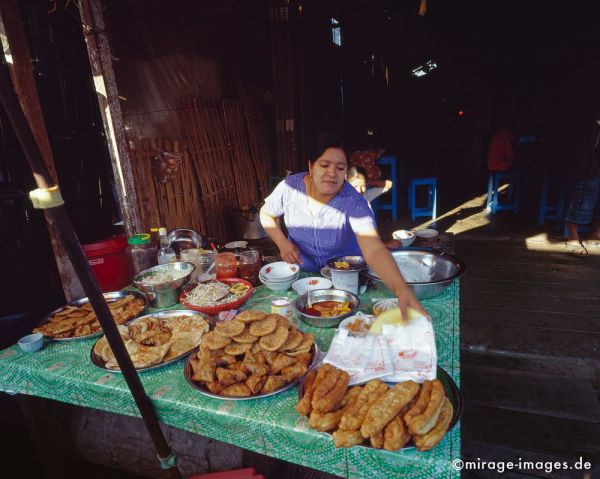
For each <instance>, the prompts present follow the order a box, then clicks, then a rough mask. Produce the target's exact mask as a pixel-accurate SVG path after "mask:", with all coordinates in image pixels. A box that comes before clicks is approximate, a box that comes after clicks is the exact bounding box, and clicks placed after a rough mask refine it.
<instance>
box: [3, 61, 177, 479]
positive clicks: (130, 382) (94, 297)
mask: <svg viewBox="0 0 600 479" xmlns="http://www.w3.org/2000/svg"><path fill="white" fill-rule="evenodd" d="M0 101H1V102H2V105H3V107H4V110H5V111H6V114H7V116H8V118H9V120H10V122H11V124H12V126H13V128H14V131H15V134H16V136H17V138H18V140H19V143H20V144H21V147H22V148H23V152H24V154H25V157H26V158H27V161H28V163H29V165H30V166H31V170H32V172H33V176H34V178H35V181H36V184H37V187H38V189H37V190H34V191H32V192H31V193H30V196H31V198H32V200H33V202H34V206H35V207H36V208H39V209H43V210H44V215H45V217H46V221H47V222H48V223H50V224H52V225H53V226H54V227H55V228H56V233H57V237H58V239H59V242H60V243H61V244H62V246H63V247H64V249H65V250H66V252H67V255H68V257H69V260H70V261H71V263H72V265H73V268H74V270H75V272H76V274H77V277H78V278H79V281H80V282H81V284H82V286H83V289H84V291H85V293H86V295H87V296H88V298H89V299H90V303H91V305H92V307H93V309H94V312H95V313H96V316H97V318H98V320H99V321H100V324H101V325H102V329H103V331H104V334H105V335H106V338H107V340H108V343H109V345H110V347H111V349H112V350H113V352H114V354H115V357H116V359H117V363H118V364H119V367H120V368H121V371H122V372H123V377H124V379H125V381H126V382H127V386H128V387H129V389H130V391H131V394H132V396H133V398H134V400H135V402H136V405H137V406H138V409H139V411H140V413H141V415H142V418H143V420H144V423H145V424H146V427H147V429H148V432H149V433H150V436H151V438H152V442H153V444H154V447H155V448H156V451H157V455H158V458H159V460H160V462H161V467H162V468H163V469H165V472H166V474H168V477H173V478H181V475H180V473H179V470H178V469H177V466H176V465H175V455H174V453H173V452H172V451H171V448H170V447H169V444H168V443H167V441H166V439H165V437H164V435H163V433H162V431H161V429H160V425H159V423H158V417H157V415H156V412H155V411H154V408H153V407H152V403H151V402H150V398H149V397H148V396H147V395H146V392H145V390H144V387H143V385H142V383H141V381H140V378H139V376H138V375H137V372H136V370H135V368H134V366H133V363H132V361H131V358H130V357H129V354H128V353H127V350H126V349H125V345H124V344H123V340H122V339H121V336H120V334H119V332H118V329H117V326H116V324H115V322H114V320H113V317H112V315H111V313H110V311H109V309H108V306H107V304H106V302H105V301H104V296H103V295H102V291H101V290H100V287H99V286H98V283H97V281H96V278H95V276H94V275H93V273H92V270H91V268H90V265H89V263H88V261H87V259H86V257H85V254H84V253H83V250H82V249H81V244H80V243H79V240H78V239H77V235H76V234H75V230H74V229H73V225H72V224H71V221H70V219H69V217H68V215H67V212H66V209H65V207H64V202H63V201H62V198H61V196H60V190H59V188H58V186H56V185H53V182H52V180H51V178H50V175H49V172H48V169H47V167H46V165H45V164H44V161H43V159H42V155H41V152H40V150H39V148H38V146H37V143H36V141H35V139H34V137H33V134H32V131H31V128H30V126H29V124H28V123H27V119H26V118H25V115H24V113H23V110H22V109H21V106H20V105H19V102H18V100H17V96H16V93H15V90H14V88H13V85H12V82H11V79H10V74H9V70H8V66H7V65H6V64H4V63H2V65H1V66H0Z"/></svg>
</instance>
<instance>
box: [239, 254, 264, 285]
mask: <svg viewBox="0 0 600 479" xmlns="http://www.w3.org/2000/svg"><path fill="white" fill-rule="evenodd" d="M239 262H240V278H242V279H245V280H246V281H249V282H250V283H252V284H253V285H254V286H256V285H257V284H258V274H259V272H260V267H261V261H260V254H259V253H258V251H256V250H253V249H251V250H247V251H242V252H241V253H240V260H239Z"/></svg>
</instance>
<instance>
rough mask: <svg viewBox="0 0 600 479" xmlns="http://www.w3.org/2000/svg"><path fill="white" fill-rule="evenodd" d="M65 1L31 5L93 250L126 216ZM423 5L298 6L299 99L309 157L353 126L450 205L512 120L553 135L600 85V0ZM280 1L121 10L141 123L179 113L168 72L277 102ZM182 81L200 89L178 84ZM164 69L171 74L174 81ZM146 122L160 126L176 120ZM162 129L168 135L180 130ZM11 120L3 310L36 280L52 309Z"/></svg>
mask: <svg viewBox="0 0 600 479" xmlns="http://www.w3.org/2000/svg"><path fill="white" fill-rule="evenodd" d="M66 3H67V8H66V9H65V8H64V7H63V8H58V9H57V10H55V11H53V12H51V13H49V12H48V10H49V9H50V4H49V3H47V2H43V1H39V0H25V1H22V2H19V5H20V7H21V14H22V17H23V20H24V23H25V29H26V31H27V34H28V37H29V42H30V45H29V47H30V49H31V53H32V61H33V63H34V67H35V69H36V80H37V82H38V88H39V92H40V97H41V101H42V106H43V110H44V114H45V117H46V123H47V126H48V132H49V135H50V139H51V143H52V147H53V150H54V157H55V162H56V166H57V171H58V174H59V177H60V183H61V189H62V192H63V196H64V197H65V200H66V203H67V208H68V211H69V214H70V216H71V218H72V221H73V223H74V225H75V228H76V230H77V233H78V235H79V237H80V239H81V241H82V242H84V243H85V242H89V241H94V240H98V239H100V238H103V237H106V236H109V235H110V234H112V232H113V226H112V223H113V222H114V221H115V220H116V219H118V216H119V213H118V209H117V208H116V206H115V202H114V198H113V195H112V190H111V182H112V181H113V180H112V170H111V167H110V161H109V159H108V155H107V150H106V146H105V141H104V134H103V131H102V123H101V121H100V115H99V112H98V106H97V101H96V95H95V92H94V90H93V85H92V80H91V78H90V69H89V62H88V58H87V52H86V49H85V44H84V41H83V37H82V34H81V25H80V20H79V16H78V11H77V9H76V5H75V2H66ZM419 4H420V1H419V0H407V1H403V2H397V1H392V0H368V1H367V0H345V1H341V0H336V1H332V0H305V1H298V0H293V1H292V2H291V3H290V12H291V13H290V20H289V21H290V25H291V27H292V30H291V31H292V34H293V36H292V42H293V45H294V49H293V50H291V51H292V52H293V54H294V65H295V73H294V81H296V82H298V84H299V85H300V86H301V89H300V90H299V91H300V92H301V95H299V97H298V98H297V100H296V101H297V104H296V111H297V112H298V118H296V121H297V125H298V129H297V131H298V138H299V148H301V149H302V151H303V155H304V156H303V161H304V160H305V159H307V158H308V157H309V152H310V151H311V148H310V145H309V143H311V142H313V141H314V139H315V138H316V136H317V134H318V133H319V132H321V131H323V130H329V129H336V130H341V131H342V132H343V133H344V135H345V137H346V143H347V145H348V146H349V148H350V149H364V148H371V147H381V148H383V149H385V150H386V151H387V152H388V153H391V154H395V155H396V156H397V157H398V158H399V159H400V160H401V161H402V164H403V167H404V170H405V177H410V176H433V175H435V176H438V177H439V179H440V184H441V185H443V187H441V188H440V190H441V203H442V206H444V205H451V204H453V203H456V202H458V201H460V200H463V199H465V198H468V197H470V195H473V194H480V193H481V192H483V188H484V184H485V177H486V174H487V171H486V169H485V152H486V148H487V143H488V141H489V137H490V135H491V133H492V131H493V129H494V127H495V126H497V125H498V124H499V123H501V122H502V121H505V120H506V119H510V120H512V121H513V122H514V124H515V126H516V127H517V130H518V133H519V134H523V135H530V134H531V135H538V136H544V137H551V136H552V135H553V134H555V130H553V128H552V126H553V124H555V123H556V121H557V118H558V117H560V108H559V106H560V105H561V104H562V103H563V102H564V101H565V99H568V98H569V96H570V95H571V94H572V92H573V91H578V90H582V91H583V90H585V89H584V87H586V85H587V87H586V88H587V90H585V91H592V92H593V91H595V83H594V82H595V78H596V75H597V71H596V69H595V68H594V67H593V66H591V67H590V59H593V58H595V57H598V45H599V42H598V40H597V38H596V37H597V28H596V26H597V25H598V20H600V4H598V2H587V1H583V0H581V1H572V0H570V1H567V0H563V1H534V0H505V1H503V2H481V1H475V0H460V1H453V2H447V1H442V0H430V1H429V2H428V8H427V12H426V14H425V15H424V16H419V15H418V9H419ZM277 5H279V4H278V3H277V2H274V1H273V2H267V1H261V2H244V1H242V0H226V1H219V2H215V1H206V0H203V1H190V0H185V1H183V0H182V1H176V2H173V1H165V0H152V1H143V2H142V1H139V0H137V1H136V0H126V1H121V0H120V1H109V2H107V7H108V8H107V13H106V17H107V18H106V19H107V22H108V29H109V32H110V34H111V37H112V39H113V41H114V52H113V54H114V57H115V70H116V72H117V74H118V75H119V76H120V77H122V78H123V77H127V76H128V75H142V74H146V75H147V76H148V89H147V91H131V90H130V89H128V88H127V84H126V83H123V84H122V85H119V86H120V88H121V87H122V91H121V89H120V93H122V95H123V96H124V97H126V98H127V100H126V101H124V105H125V106H124V113H125V119H126V123H127V122H128V121H131V122H132V124H133V120H132V119H133V118H137V117H139V115H140V114H141V113H145V114H148V113H152V112H153V110H152V108H156V109H157V110H158V111H160V110H161V108H167V109H168V108H169V107H170V103H169V102H174V101H175V99H174V98H172V97H171V96H169V95H167V92H165V95H161V90H160V85H161V84H165V82H166V83H168V82H169V79H172V80H173V82H174V84H175V85H180V84H185V85H188V86H189V85H192V87H193V92H194V93H195V94H198V95H200V96H204V97H207V98H220V97H225V96H227V95H229V94H231V92H232V89H233V86H234V85H235V84H236V82H237V81H238V80H239V79H243V80H247V81H251V82H252V83H253V84H254V85H256V86H257V87H259V88H262V89H264V91H265V92H266V93H265V94H266V95H267V96H268V92H269V90H270V89H271V87H272V83H273V81H272V80H273V72H272V67H271V49H270V44H269V36H268V32H267V29H268V19H269V9H270V8H271V7H273V6H277ZM332 19H335V20H336V21H337V22H338V25H337V26H338V27H339V30H338V31H339V32H340V34H341V39H342V45H341V46H338V45H335V44H334V43H333V41H332V38H333V37H332ZM161 28H166V29H169V31H170V32H171V34H170V40H169V43H168V44H166V43H164V44H157V43H156V42H155V41H153V31H154V30H156V29H161ZM131 30H133V31H136V32H139V35H138V37H137V41H136V42H133V43H131V42H127V41H124V40H123V38H124V34H125V33H126V32H127V31H131ZM174 54H178V55H179V56H180V57H181V58H184V59H185V61H184V62H181V61H179V60H178V61H172V62H171V63H164V65H167V64H168V65H171V66H173V65H175V67H174V68H173V69H170V70H169V69H161V68H160V65H161V64H160V62H158V63H155V64H154V65H153V66H152V68H148V69H147V70H144V69H143V68H142V69H140V68H138V69H133V65H132V64H131V63H129V62H128V61H127V58H136V59H137V60H138V61H139V62H142V63H143V61H144V60H147V65H148V64H149V63H148V62H151V61H152V60H153V59H156V58H163V59H164V58H169V59H170V60H169V61H171V60H172V59H173V55H174ZM428 60H431V61H433V62H435V63H436V64H437V65H438V68H437V69H436V70H434V71H432V72H431V73H429V74H428V75H426V76H424V77H420V78H417V77H415V76H413V75H411V71H412V69H413V68H415V67H417V66H419V65H423V64H424V63H425V62H426V61H428ZM139 62H138V65H139ZM182 65H183V67H182ZM181 68H184V70H182V69H181ZM183 73H184V74H185V75H186V79H185V82H183V83H177V82H181V75H182V74H183ZM152 74H160V75H161V78H160V81H159V80H157V79H156V78H155V77H154V76H152ZM161 82H162V83H161ZM148 92H150V93H151V94H148ZM276 100H277V99H276V98H275V101H276ZM157 102H158V103H160V104H158V105H157V104H156V103H157ZM138 125H150V126H152V128H154V129H155V131H159V130H157V128H158V129H159V128H160V126H161V122H160V121H154V120H153V122H151V121H147V122H146V123H144V122H138ZM162 125H163V126H165V132H166V133H168V128H167V127H170V128H172V127H173V125H168V124H166V122H163V123H162ZM0 127H1V132H0V133H1V135H0V195H1V196H0V222H1V230H2V235H1V237H2V244H1V245H0V251H2V256H1V258H0V261H1V263H2V265H3V272H5V274H3V275H2V277H3V279H2V289H1V291H2V301H1V302H0V303H1V304H0V313H1V314H9V313H14V312H19V310H20V309H23V306H22V305H23V304H28V303H30V301H29V298H30V292H29V291H30V289H31V287H34V288H35V289H36V291H38V292H39V298H40V299H39V304H40V305H41V308H42V309H44V308H47V306H48V304H50V303H59V302H60V301H61V298H62V296H61V292H60V285H59V281H58V279H57V276H56V268H55V266H54V264H53V257H52V255H51V250H50V247H49V242H48V235H47V232H46V227H45V224H44V221H43V217H42V215H41V214H40V212H38V211H34V210H32V209H31V208H30V207H29V200H28V199H27V198H26V196H25V193H26V192H28V191H29V190H30V189H31V188H32V187H33V181H32V178H31V174H30V172H29V171H28V168H27V166H26V164H25V162H24V161H23V158H22V154H21V151H20V147H19V145H18V143H17V142H16V139H15V138H14V135H13V133H12V130H11V127H10V125H9V124H8V122H7V120H6V117H5V115H4V112H0ZM159 132H160V131H159ZM549 139H551V138H549ZM524 156H528V157H529V158H530V162H531V164H533V165H535V168H538V166H539V165H540V164H541V163H544V162H549V161H550V157H551V156H552V155H551V154H550V152H548V150H547V148H546V147H545V146H544V145H543V144H540V145H538V146H536V147H535V148H531V149H530V150H529V151H525V152H524ZM558 160H559V161H560V160H561V159H560V158H559V159H558ZM563 162H565V163H568V159H566V160H564V161H563ZM302 164H303V163H302ZM274 174H275V172H274ZM400 186H401V190H400V191H404V187H405V185H400ZM32 272H35V273H32ZM23 284H28V285H29V286H30V288H28V289H26V288H24V287H23ZM26 291H27V292H26Z"/></svg>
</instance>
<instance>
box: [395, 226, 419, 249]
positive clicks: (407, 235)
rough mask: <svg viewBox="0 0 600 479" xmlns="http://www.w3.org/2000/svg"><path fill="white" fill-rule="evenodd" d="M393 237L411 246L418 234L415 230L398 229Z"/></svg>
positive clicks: (404, 244)
mask: <svg viewBox="0 0 600 479" xmlns="http://www.w3.org/2000/svg"><path fill="white" fill-rule="evenodd" d="M392 238H394V239H395V240H398V241H400V243H402V246H410V245H411V244H413V242H414V241H415V238H416V235H415V233H414V231H409V230H397V231H394V232H393V233H392Z"/></svg>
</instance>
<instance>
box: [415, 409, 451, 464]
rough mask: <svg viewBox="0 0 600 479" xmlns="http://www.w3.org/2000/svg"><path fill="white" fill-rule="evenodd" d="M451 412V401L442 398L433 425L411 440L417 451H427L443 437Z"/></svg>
mask: <svg viewBox="0 0 600 479" xmlns="http://www.w3.org/2000/svg"><path fill="white" fill-rule="evenodd" d="M453 414H454V410H453V408H452V403H451V402H450V401H449V400H448V398H444V401H443V403H442V410H441V412H440V417H439V419H438V421H437V422H436V423H435V426H434V427H433V428H432V429H431V430H430V431H429V432H428V433H427V434H425V435H423V436H419V435H415V436H413V440H414V441H415V445H416V446H417V449H418V450H419V451H421V452H423V451H428V450H429V449H431V448H432V447H434V446H435V445H436V444H437V443H438V442H440V441H441V440H442V439H443V438H444V436H445V435H446V432H447V431H448V426H449V425H450V421H451V420H452V415H453Z"/></svg>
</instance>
